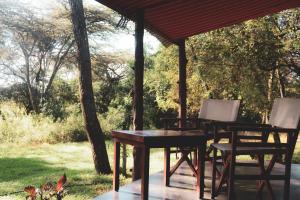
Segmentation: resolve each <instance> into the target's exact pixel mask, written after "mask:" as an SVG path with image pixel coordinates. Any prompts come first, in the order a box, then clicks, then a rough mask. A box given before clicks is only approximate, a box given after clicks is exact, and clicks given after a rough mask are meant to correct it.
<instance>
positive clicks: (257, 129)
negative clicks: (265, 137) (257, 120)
mask: <svg viewBox="0 0 300 200" xmlns="http://www.w3.org/2000/svg"><path fill="white" fill-rule="evenodd" d="M227 129H228V130H230V131H250V132H251V131H254V132H284V133H292V132H296V131H299V130H297V129H288V128H279V127H271V126H269V127H267V126H266V127H264V126H261V127H260V126H230V127H228V128H227Z"/></svg>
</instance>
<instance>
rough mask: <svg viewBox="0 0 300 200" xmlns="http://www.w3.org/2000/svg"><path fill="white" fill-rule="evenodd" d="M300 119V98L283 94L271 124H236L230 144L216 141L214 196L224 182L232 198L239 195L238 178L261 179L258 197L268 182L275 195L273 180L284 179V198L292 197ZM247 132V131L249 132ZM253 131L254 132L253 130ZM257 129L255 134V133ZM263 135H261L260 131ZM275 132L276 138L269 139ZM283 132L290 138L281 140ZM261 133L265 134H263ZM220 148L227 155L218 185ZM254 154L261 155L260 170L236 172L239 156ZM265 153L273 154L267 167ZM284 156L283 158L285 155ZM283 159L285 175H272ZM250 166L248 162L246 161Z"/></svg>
mask: <svg viewBox="0 0 300 200" xmlns="http://www.w3.org/2000/svg"><path fill="white" fill-rule="evenodd" d="M299 120H300V99H293V98H281V99H275V101H274V104H273V107H272V111H271V115H270V122H269V123H270V124H268V125H257V124H253V125H251V126H249V125H248V126H232V127H228V130H230V131H232V139H231V143H230V144H221V143H213V144H211V147H212V148H213V156H214V159H213V170H212V190H211V195H212V198H215V197H216V196H217V195H218V194H219V192H220V190H221V188H222V185H223V184H227V185H228V199H230V200H232V199H235V194H234V180H240V179H246V180H258V186H257V188H258V190H257V198H261V196H262V190H263V188H264V186H266V187H267V189H268V192H269V194H270V197H271V199H275V195H274V192H273V189H272V187H271V183H270V180H282V181H284V194H283V195H284V198H283V199H285V200H288V199H289V185H290V175H291V159H292V155H293V152H294V149H295V145H296V142H297V138H298V134H299ZM245 132H247V134H245ZM250 133H252V134H250ZM253 133H255V134H253ZM258 133H259V134H260V135H257V134H258ZM270 134H272V135H273V137H274V141H272V142H271V141H270V140H268V137H269V135H270ZM279 134H286V135H287V140H286V141H285V142H283V141H280V137H279ZM260 137H261V138H260ZM217 151H220V152H222V155H223V170H222V174H221V176H220V179H219V183H218V186H217V187H216V173H217V165H216V164H217ZM238 155H250V156H255V157H256V158H257V166H258V168H259V171H260V174H259V175H257V174H256V175H254V174H239V175H237V174H235V166H236V164H237V162H236V156H238ZM265 155H271V160H270V161H269V163H268V165H267V167H266V166H265V164H266V162H265ZM283 157H284V159H283V160H282V159H281V158H283ZM278 161H280V162H279V163H280V164H283V165H284V167H285V172H284V174H282V175H271V172H272V169H273V168H274V165H275V163H276V162H278ZM245 166H247V165H245Z"/></svg>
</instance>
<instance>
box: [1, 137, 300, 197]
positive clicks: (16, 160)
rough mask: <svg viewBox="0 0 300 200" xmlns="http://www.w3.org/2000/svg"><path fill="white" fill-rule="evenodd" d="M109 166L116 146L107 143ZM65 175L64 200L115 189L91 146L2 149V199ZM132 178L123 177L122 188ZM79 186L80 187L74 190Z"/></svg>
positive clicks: (299, 152) (157, 164) (155, 165)
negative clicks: (96, 164)
mask: <svg viewBox="0 0 300 200" xmlns="http://www.w3.org/2000/svg"><path fill="white" fill-rule="evenodd" d="M107 146H108V154H109V158H110V159H111V160H110V163H111V164H112V158H113V145H112V143H111V142H107ZM128 152H130V153H129V154H128V155H129V156H128V162H127V163H128V169H129V168H130V167H131V166H132V156H131V149H129V151H128ZM150 158H151V161H150V172H151V173H153V172H155V171H159V170H162V169H163V151H162V150H161V149H155V150H154V151H151V156H150ZM294 162H296V163H300V146H299V144H298V145H297V147H296V150H295V155H294ZM63 173H66V174H67V177H68V185H70V186H72V185H73V186H72V187H68V195H67V196H66V197H65V198H64V199H65V200H85V199H92V198H93V197H95V196H97V195H99V194H102V193H104V192H106V191H108V190H111V189H112V175H97V174H96V173H95V170H94V166H93V161H92V155H91V151H90V147H89V144H88V143H87V142H84V143H66V144H54V145H53V144H51V145H50V144H37V145H14V144H1V145H0V195H3V194H7V193H11V192H15V191H21V190H23V189H24V187H25V186H27V185H34V186H40V185H41V184H43V183H45V182H48V181H52V182H54V181H57V180H58V179H59V177H60V176H61V175H62V174H63ZM130 181H131V179H130V178H125V177H123V176H121V182H122V184H125V183H126V182H130ZM74 185H80V186H74ZM25 196H26V194H25V193H18V194H15V195H8V196H0V200H4V199H5V200H19V199H20V200H21V199H22V200H23V199H25Z"/></svg>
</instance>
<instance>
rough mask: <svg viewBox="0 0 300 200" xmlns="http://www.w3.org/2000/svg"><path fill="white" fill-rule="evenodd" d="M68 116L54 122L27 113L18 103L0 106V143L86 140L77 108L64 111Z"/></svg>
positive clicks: (10, 102)
mask: <svg viewBox="0 0 300 200" xmlns="http://www.w3.org/2000/svg"><path fill="white" fill-rule="evenodd" d="M67 109H68V110H69V113H70V115H69V116H68V117H66V118H65V119H64V120H62V121H56V122H54V121H53V119H52V118H51V117H49V116H45V115H43V114H39V115H37V114H27V113H26V111H25V109H24V108H23V107H22V106H20V105H19V104H17V103H15V102H12V101H6V102H1V103H0V142H2V143H3V142H8V143H25V144H26V143H43V142H46V143H59V142H75V141H84V140H86V139H87V138H86V135H85V131H84V127H83V121H82V117H81V115H80V113H78V105H73V106H70V107H68V108H67Z"/></svg>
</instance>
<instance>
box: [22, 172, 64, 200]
mask: <svg viewBox="0 0 300 200" xmlns="http://www.w3.org/2000/svg"><path fill="white" fill-rule="evenodd" d="M66 182H67V176H66V174H64V175H62V176H61V177H60V179H59V180H58V182H57V184H56V187H54V185H53V184H52V183H51V182H47V183H45V184H43V185H41V187H40V188H35V187H34V186H27V187H25V188H24V191H25V192H27V194H28V195H27V196H26V200H36V199H37V196H38V195H39V197H40V199H41V200H52V199H56V200H62V198H63V197H64V196H65V194H66V191H65V190H64V186H65V184H66Z"/></svg>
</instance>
